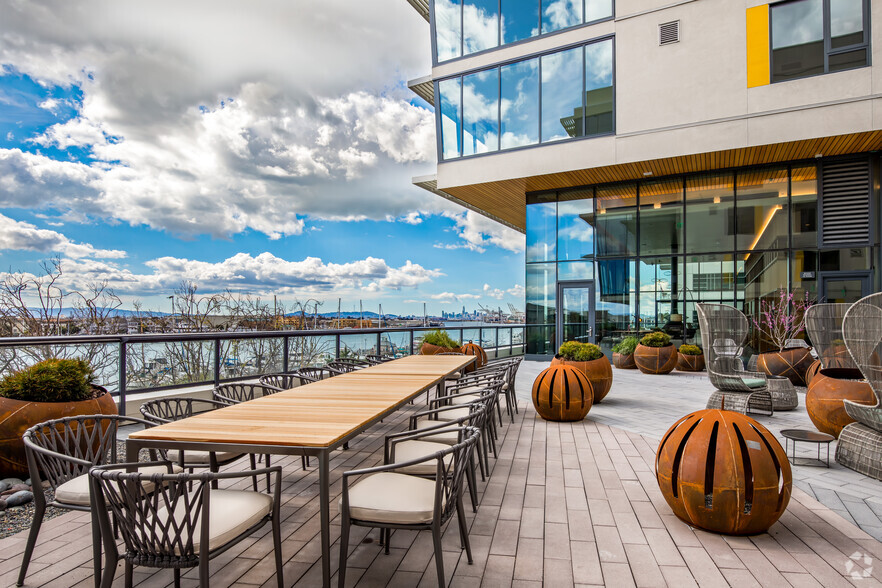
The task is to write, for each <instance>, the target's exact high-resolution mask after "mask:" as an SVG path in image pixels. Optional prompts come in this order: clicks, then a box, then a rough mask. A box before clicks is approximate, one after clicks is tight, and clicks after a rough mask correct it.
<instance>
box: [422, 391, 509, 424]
mask: <svg viewBox="0 0 882 588" xmlns="http://www.w3.org/2000/svg"><path fill="white" fill-rule="evenodd" d="M480 398H481V396H480V395H478V394H460V395H458V396H455V397H453V398H451V399H450V404H470V403H472V402H474V401H476V400H478V399H480ZM507 405H508V403H507V402H506V396H505V394H500V395H499V406H501V407H502V408H505V407H506V406H507ZM439 418H440V417H439Z"/></svg>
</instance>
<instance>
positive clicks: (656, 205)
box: [652, 202, 661, 208]
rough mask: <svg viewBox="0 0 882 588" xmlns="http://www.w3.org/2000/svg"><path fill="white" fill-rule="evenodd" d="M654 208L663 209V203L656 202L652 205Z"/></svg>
mask: <svg viewBox="0 0 882 588" xmlns="http://www.w3.org/2000/svg"><path fill="white" fill-rule="evenodd" d="M652 207H653V208H661V202H656V203H655V204H653V205H652Z"/></svg>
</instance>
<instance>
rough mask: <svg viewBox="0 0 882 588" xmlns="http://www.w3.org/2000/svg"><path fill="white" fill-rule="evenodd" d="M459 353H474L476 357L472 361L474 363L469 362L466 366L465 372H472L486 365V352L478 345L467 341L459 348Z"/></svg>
mask: <svg viewBox="0 0 882 588" xmlns="http://www.w3.org/2000/svg"><path fill="white" fill-rule="evenodd" d="M459 351H460V353H465V354H466V355H474V356H475V357H477V358H478V359H476V360H475V361H474V363H472V364H470V365H469V366H468V367H466V371H467V372H473V371H475V370H476V369H478V368H482V367H484V366H485V365H487V353H486V352H485V351H484V349H483V348H482V347H481V346H480V345H476V344H475V343H472V342H471V341H469V342H468V343H466V344H465V345H463V346H462V347H461V348H460V350H459Z"/></svg>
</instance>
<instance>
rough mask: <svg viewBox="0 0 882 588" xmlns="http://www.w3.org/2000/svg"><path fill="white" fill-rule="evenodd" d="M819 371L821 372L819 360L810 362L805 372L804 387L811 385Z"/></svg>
mask: <svg viewBox="0 0 882 588" xmlns="http://www.w3.org/2000/svg"><path fill="white" fill-rule="evenodd" d="M819 371H821V360H820V359H816V360H815V361H813V362H812V364H811V365H810V366H808V369H807V370H806V371H805V385H806V386H811V385H812V380H813V379H814V377H815V376H817V375H818V372H819Z"/></svg>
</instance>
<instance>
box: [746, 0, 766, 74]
mask: <svg viewBox="0 0 882 588" xmlns="http://www.w3.org/2000/svg"><path fill="white" fill-rule="evenodd" d="M769 61H770V57H769V5H768V4H763V5H762V6H754V7H753V8H748V9H747V87H748V88H755V87H757V86H766V85H768V83H769V77H770V74H769Z"/></svg>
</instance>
